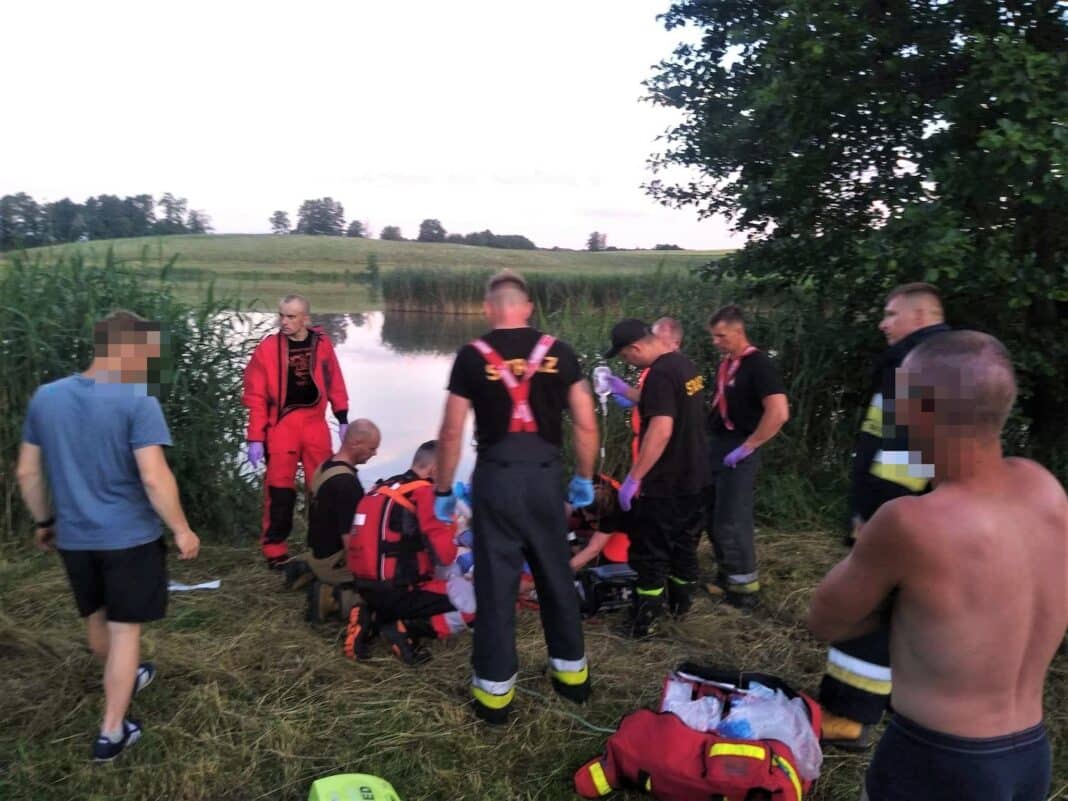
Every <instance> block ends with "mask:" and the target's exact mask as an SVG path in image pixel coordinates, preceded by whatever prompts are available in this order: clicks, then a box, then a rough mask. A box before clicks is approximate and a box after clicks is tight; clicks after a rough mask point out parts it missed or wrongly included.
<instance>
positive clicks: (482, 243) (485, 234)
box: [464, 228, 493, 248]
mask: <svg viewBox="0 0 1068 801" xmlns="http://www.w3.org/2000/svg"><path fill="white" fill-rule="evenodd" d="M491 242H493V231H491V230H489V229H488V228H487V229H486V230H485V231H472V232H471V233H469V234H464V244H465V245H475V246H476V247H483V248H488V247H489V246H490V243H491Z"/></svg>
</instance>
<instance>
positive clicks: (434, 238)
mask: <svg viewBox="0 0 1068 801" xmlns="http://www.w3.org/2000/svg"><path fill="white" fill-rule="evenodd" d="M417 241H419V242H444V241H445V227H444V226H443V225H442V224H441V221H440V220H430V219H427V220H423V221H422V222H421V223H419V238H418V239H417Z"/></svg>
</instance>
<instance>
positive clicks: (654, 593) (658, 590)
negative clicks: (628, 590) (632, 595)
mask: <svg viewBox="0 0 1068 801" xmlns="http://www.w3.org/2000/svg"><path fill="white" fill-rule="evenodd" d="M663 594H664V588H663V587H657V588H656V589H655V590H643V589H642V588H641V587H638V595H650V596H654V597H655V596H657V595H663Z"/></svg>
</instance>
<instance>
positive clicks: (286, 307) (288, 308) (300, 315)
mask: <svg viewBox="0 0 1068 801" xmlns="http://www.w3.org/2000/svg"><path fill="white" fill-rule="evenodd" d="M278 329H279V330H280V331H281V332H282V333H283V334H285V335H286V336H287V337H290V338H291V339H297V340H301V339H304V337H305V335H306V334H307V332H308V312H307V311H306V310H305V308H304V304H303V303H301V302H300V301H299V300H291V301H289V303H280V304H279V305H278Z"/></svg>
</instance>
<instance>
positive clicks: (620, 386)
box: [605, 375, 630, 395]
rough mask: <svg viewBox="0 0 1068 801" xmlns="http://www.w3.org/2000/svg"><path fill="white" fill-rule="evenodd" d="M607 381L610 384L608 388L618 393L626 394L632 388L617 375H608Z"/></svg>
mask: <svg viewBox="0 0 1068 801" xmlns="http://www.w3.org/2000/svg"><path fill="white" fill-rule="evenodd" d="M605 383H606V384H608V388H609V389H611V390H612V392H613V393H614V394H616V395H626V394H627V392H628V391H629V390H630V384H628V383H627V382H626V381H624V380H623V379H622V378H620V377H619V376H617V375H610V376H608V379H607V380H606V381H605Z"/></svg>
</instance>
